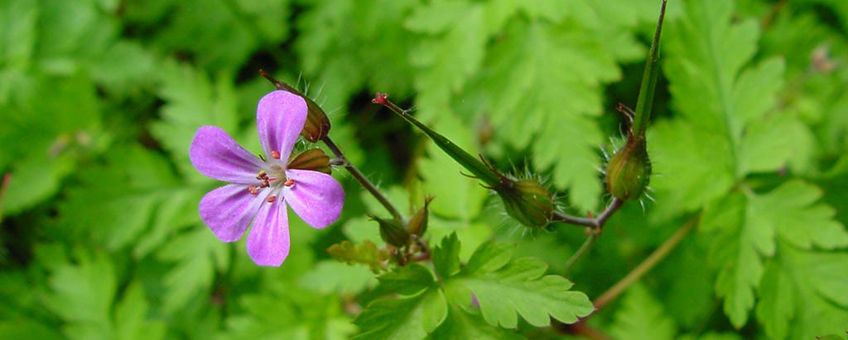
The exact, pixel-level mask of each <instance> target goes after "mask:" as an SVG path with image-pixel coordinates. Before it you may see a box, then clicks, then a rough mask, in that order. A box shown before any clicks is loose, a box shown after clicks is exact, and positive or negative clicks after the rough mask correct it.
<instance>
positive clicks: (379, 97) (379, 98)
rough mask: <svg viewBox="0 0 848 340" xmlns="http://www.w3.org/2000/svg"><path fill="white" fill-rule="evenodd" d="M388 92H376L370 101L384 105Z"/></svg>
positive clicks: (387, 98)
mask: <svg viewBox="0 0 848 340" xmlns="http://www.w3.org/2000/svg"><path fill="white" fill-rule="evenodd" d="M388 100H389V94H388V93H385V92H377V93H376V94H375V95H374V99H371V102H372V103H374V104H378V105H386V104H388Z"/></svg>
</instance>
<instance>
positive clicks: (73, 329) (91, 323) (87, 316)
mask: <svg viewBox="0 0 848 340" xmlns="http://www.w3.org/2000/svg"><path fill="white" fill-rule="evenodd" d="M117 284H118V283H117V278H116V277H115V266H114V264H113V263H112V262H111V261H110V260H109V258H108V257H105V256H94V257H93V258H92V257H89V256H83V257H81V258H80V259H79V264H78V265H73V264H66V265H64V266H62V267H59V268H58V269H56V270H55V271H54V272H53V274H52V275H51V277H50V288H51V289H52V291H53V292H52V293H51V295H50V296H49V298H48V299H46V300H45V304H46V306H47V308H48V309H49V310H51V311H52V312H53V313H56V314H57V315H58V316H59V317H61V318H62V319H63V320H65V321H66V322H67V324H66V326H65V327H63V333H65V334H66V335H67V336H68V337H70V338H77V339H83V338H85V339H108V338H109V335H110V334H111V333H112V330H113V327H112V318H111V308H112V303H113V301H114V298H115V291H116V289H117Z"/></svg>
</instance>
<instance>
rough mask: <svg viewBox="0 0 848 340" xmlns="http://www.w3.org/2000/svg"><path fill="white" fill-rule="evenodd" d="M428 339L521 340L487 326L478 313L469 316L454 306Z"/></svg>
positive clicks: (506, 331)
mask: <svg viewBox="0 0 848 340" xmlns="http://www.w3.org/2000/svg"><path fill="white" fill-rule="evenodd" d="M429 338H430V339H448V340H465V339H480V340H483V339H523V337H521V336H519V335H518V334H515V333H512V332H510V331H508V330H505V329H500V328H497V327H493V326H491V325H489V324H487V323H486V322H485V321H484V320H483V318H482V317H480V314H479V313H475V314H471V313H469V312H468V311H466V310H464V309H462V308H460V307H457V306H455V305H451V306H450V311H449V312H448V317H447V318H446V319H445V322H443V323H442V324H441V326H439V328H437V329H436V330H435V331H433V334H430V337H429Z"/></svg>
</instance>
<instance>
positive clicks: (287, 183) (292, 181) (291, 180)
mask: <svg viewBox="0 0 848 340" xmlns="http://www.w3.org/2000/svg"><path fill="white" fill-rule="evenodd" d="M283 185H285V186H287V187H290V186H293V185H294V180H293V179H291V178H289V179H287V180H286V182H285V183H283Z"/></svg>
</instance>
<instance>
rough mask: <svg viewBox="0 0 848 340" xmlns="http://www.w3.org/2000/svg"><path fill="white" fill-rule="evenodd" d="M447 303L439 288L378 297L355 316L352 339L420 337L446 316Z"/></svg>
mask: <svg viewBox="0 0 848 340" xmlns="http://www.w3.org/2000/svg"><path fill="white" fill-rule="evenodd" d="M447 314H448V304H447V301H446V300H445V296H444V294H443V293H442V291H441V290H427V291H425V292H423V293H421V294H419V295H416V296H413V297H409V298H402V299H395V298H382V299H379V300H376V301H374V302H372V303H371V304H369V305H368V307H367V308H366V309H365V310H364V311H363V312H362V314H360V315H359V317H357V318H356V320H355V323H356V325H357V326H359V328H360V329H361V333H359V334H357V335H356V337H354V338H355V339H421V338H424V337H425V336H427V334H429V333H430V332H432V331H433V330H435V329H436V327H438V326H439V325H440V324H441V323H442V322H443V321H444V320H445V318H446V317H447Z"/></svg>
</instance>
